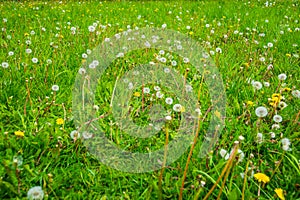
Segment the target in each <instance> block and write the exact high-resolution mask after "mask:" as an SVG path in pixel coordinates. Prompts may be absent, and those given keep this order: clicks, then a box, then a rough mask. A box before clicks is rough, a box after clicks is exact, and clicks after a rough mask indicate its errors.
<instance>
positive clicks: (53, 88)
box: [51, 85, 59, 92]
mask: <svg viewBox="0 0 300 200" xmlns="http://www.w3.org/2000/svg"><path fill="white" fill-rule="evenodd" d="M51 89H52V90H53V91H54V92H57V91H58V90H59V86H58V85H53V86H52V88H51Z"/></svg>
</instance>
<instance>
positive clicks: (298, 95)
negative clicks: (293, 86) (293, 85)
mask: <svg viewBox="0 0 300 200" xmlns="http://www.w3.org/2000/svg"><path fill="white" fill-rule="evenodd" d="M292 95H293V96H294V97H296V98H300V91H299V90H293V91H292Z"/></svg>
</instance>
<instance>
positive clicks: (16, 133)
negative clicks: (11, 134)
mask: <svg viewBox="0 0 300 200" xmlns="http://www.w3.org/2000/svg"><path fill="white" fill-rule="evenodd" d="M15 135H16V136H19V137H24V132H22V131H16V132H15Z"/></svg>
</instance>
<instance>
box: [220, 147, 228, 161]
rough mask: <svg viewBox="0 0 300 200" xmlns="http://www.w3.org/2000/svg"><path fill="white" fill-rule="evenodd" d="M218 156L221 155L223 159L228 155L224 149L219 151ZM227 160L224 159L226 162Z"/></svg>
mask: <svg viewBox="0 0 300 200" xmlns="http://www.w3.org/2000/svg"><path fill="white" fill-rule="evenodd" d="M220 155H221V157H222V158H224V157H225V156H226V155H228V153H227V151H226V150H225V149H221V150H220ZM225 159H226V158H225ZM227 159H228V158H227ZM227 159H226V160H227Z"/></svg>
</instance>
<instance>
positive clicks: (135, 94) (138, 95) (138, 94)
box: [133, 92, 141, 97]
mask: <svg viewBox="0 0 300 200" xmlns="http://www.w3.org/2000/svg"><path fill="white" fill-rule="evenodd" d="M133 96H135V97H140V96H141V93H139V92H135V93H134V94H133Z"/></svg>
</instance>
